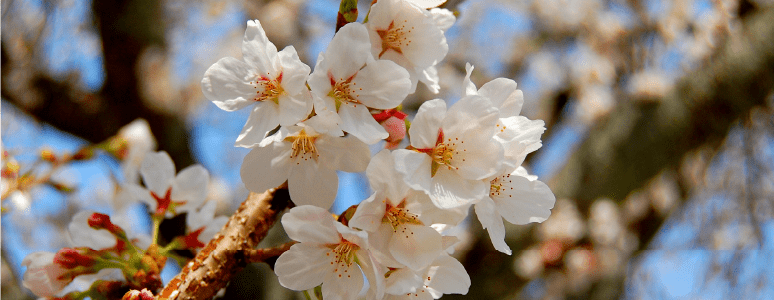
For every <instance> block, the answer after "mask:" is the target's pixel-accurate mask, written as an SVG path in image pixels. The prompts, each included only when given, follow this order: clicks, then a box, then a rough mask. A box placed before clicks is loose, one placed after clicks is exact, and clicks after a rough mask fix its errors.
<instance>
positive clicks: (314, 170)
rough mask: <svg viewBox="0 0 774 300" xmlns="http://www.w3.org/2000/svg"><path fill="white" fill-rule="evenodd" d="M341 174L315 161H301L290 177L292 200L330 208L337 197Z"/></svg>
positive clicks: (289, 189) (289, 187) (289, 186)
mask: <svg viewBox="0 0 774 300" xmlns="http://www.w3.org/2000/svg"><path fill="white" fill-rule="evenodd" d="M338 185H339V176H338V175H337V174H336V171H334V170H332V169H328V168H324V167H318V164H317V163H316V162H314V161H301V160H300V159H299V161H298V164H295V165H294V166H293V169H292V170H291V171H290V176H289V177H288V191H289V192H290V200H293V203H295V204H296V205H314V206H318V207H322V208H325V209H328V208H330V207H331V204H333V200H334V199H335V198H336V190H337V189H338Z"/></svg>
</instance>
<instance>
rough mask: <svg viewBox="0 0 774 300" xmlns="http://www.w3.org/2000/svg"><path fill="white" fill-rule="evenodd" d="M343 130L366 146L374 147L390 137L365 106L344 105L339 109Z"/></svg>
mask: <svg viewBox="0 0 774 300" xmlns="http://www.w3.org/2000/svg"><path fill="white" fill-rule="evenodd" d="M339 116H340V117H341V122H342V123H341V124H340V125H341V129H342V130H344V131H346V132H349V133H350V134H352V135H354V136H356V137H357V138H358V139H360V140H361V141H363V142H364V143H366V144H369V145H373V144H376V143H377V142H379V141H381V140H383V139H386V138H387V137H388V136H390V134H389V133H387V131H386V130H384V127H382V125H379V123H377V122H376V120H374V117H373V116H371V113H369V112H368V108H366V107H365V105H352V104H350V103H342V104H341V107H340V108H339Z"/></svg>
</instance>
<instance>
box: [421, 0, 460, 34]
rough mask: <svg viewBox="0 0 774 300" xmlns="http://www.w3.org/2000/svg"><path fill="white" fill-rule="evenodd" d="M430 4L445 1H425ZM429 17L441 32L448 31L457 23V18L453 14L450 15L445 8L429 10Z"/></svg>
mask: <svg viewBox="0 0 774 300" xmlns="http://www.w3.org/2000/svg"><path fill="white" fill-rule="evenodd" d="M426 1H431V2H440V1H444V2H445V0H426ZM430 15H431V16H433V21H434V22H435V26H438V29H441V30H443V31H446V30H448V29H449V28H451V27H452V25H454V22H456V21H457V17H455V16H454V13H452V12H451V11H450V10H448V9H445V8H433V9H431V10H430Z"/></svg>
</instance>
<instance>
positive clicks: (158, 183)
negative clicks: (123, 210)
mask: <svg viewBox="0 0 774 300" xmlns="http://www.w3.org/2000/svg"><path fill="white" fill-rule="evenodd" d="M140 175H141V176H142V180H143V183H145V188H143V187H140V186H138V185H132V184H130V185H128V186H126V187H125V188H127V189H129V190H130V191H132V192H133V193H135V197H138V198H139V199H140V200H141V201H143V202H145V203H146V204H148V207H149V209H150V211H151V212H154V213H156V212H157V210H162V211H161V212H163V213H165V215H166V216H171V215H173V211H174V213H175V214H177V213H182V212H189V211H192V210H194V209H196V208H198V207H199V206H201V204H202V203H203V202H204V198H205V197H206V196H207V184H208V183H209V180H210V179H209V177H210V175H209V173H208V172H207V169H205V168H204V167H202V166H201V165H193V166H189V167H187V168H185V169H183V170H182V171H180V172H179V173H177V175H175V164H174V162H172V158H171V157H169V154H167V152H165V151H160V152H154V153H148V154H147V155H146V156H145V159H144V160H143V162H142V166H141V167H140ZM160 205H161V206H160Z"/></svg>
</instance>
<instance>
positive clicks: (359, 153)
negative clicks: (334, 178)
mask: <svg viewBox="0 0 774 300" xmlns="http://www.w3.org/2000/svg"><path fill="white" fill-rule="evenodd" d="M315 145H316V146H317V151H318V153H319V154H320V159H319V160H320V163H321V166H323V167H325V168H328V169H332V170H340V171H344V172H350V173H354V172H363V171H365V170H366V167H368V162H369V161H370V160H371V150H369V149H368V145H366V144H365V143H363V142H361V141H360V140H359V139H357V138H355V137H354V136H346V137H331V136H326V135H322V136H320V137H318V139H317V141H316V143H315Z"/></svg>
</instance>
